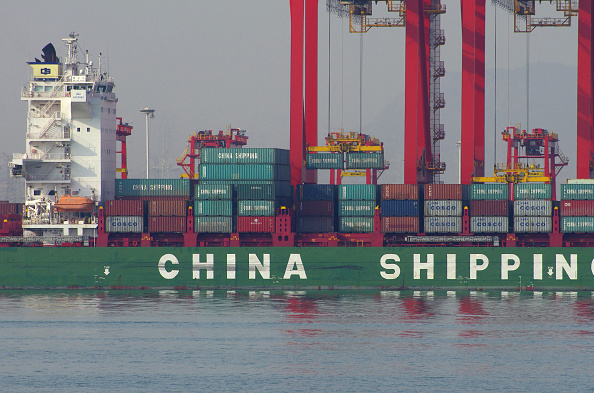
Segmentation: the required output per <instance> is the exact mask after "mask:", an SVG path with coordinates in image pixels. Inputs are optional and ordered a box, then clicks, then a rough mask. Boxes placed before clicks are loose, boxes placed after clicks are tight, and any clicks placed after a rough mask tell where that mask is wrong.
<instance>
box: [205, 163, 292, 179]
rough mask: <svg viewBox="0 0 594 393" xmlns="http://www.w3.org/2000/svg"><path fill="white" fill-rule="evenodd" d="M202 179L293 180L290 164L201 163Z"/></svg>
mask: <svg viewBox="0 0 594 393" xmlns="http://www.w3.org/2000/svg"><path fill="white" fill-rule="evenodd" d="M199 173H200V179H201V180H280V181H291V167H290V166H288V165H270V164H261V165H254V164H251V165H247V164H200V168H199Z"/></svg>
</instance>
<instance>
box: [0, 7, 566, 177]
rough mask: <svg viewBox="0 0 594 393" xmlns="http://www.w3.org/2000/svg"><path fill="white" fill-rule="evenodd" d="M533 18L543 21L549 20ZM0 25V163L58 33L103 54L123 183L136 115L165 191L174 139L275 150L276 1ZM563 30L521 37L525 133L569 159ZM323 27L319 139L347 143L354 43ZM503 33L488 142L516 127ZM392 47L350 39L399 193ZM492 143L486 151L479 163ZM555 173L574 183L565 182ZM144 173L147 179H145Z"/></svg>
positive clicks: (455, 91) (283, 38) (517, 77)
mask: <svg viewBox="0 0 594 393" xmlns="http://www.w3.org/2000/svg"><path fill="white" fill-rule="evenodd" d="M443 3H444V4H446V6H447V13H446V14H445V15H444V16H442V28H443V29H444V30H445V34H446V45H445V46H444V47H442V50H441V55H442V60H444V61H445V66H446V69H447V75H446V77H445V78H443V84H442V89H441V91H442V92H443V93H445V95H446V102H447V104H446V105H447V106H446V109H445V110H443V111H442V122H445V126H446V134H447V137H446V140H445V141H444V142H443V145H442V146H443V147H442V159H444V160H445V161H446V163H447V165H448V175H447V176H446V177H445V180H446V181H447V180H449V181H457V165H458V162H457V161H458V157H457V150H456V149H455V147H454V145H455V142H456V141H457V140H458V139H459V135H460V126H459V124H460V95H459V89H460V81H459V78H460V60H461V27H460V3H459V1H443ZM538 7H541V8H540V9H541V10H546V9H547V7H549V6H545V5H544V4H543V5H541V6H538ZM384 8H385V4H384V5H381V3H378V5H377V6H375V10H376V12H377V14H382V12H381V11H380V10H381V9H384ZM325 9H326V5H325V0H320V2H319V21H320V27H319V29H320V33H319V41H320V63H319V70H320V76H319V85H320V89H319V94H320V97H319V135H320V143H323V137H324V135H325V133H326V130H327V128H328V124H327V118H328V22H329V15H328V13H326V10H325ZM549 9H550V8H549ZM494 15H495V8H494V7H493V6H492V5H491V4H490V2H489V1H487V104H486V105H487V110H486V113H487V120H486V122H487V130H488V133H489V135H493V127H494V126H493V119H494V117H493V112H494V109H493V96H494V86H493V68H494V37H495V30H494ZM0 22H1V23H0V31H1V34H0V47H1V48H2V56H0V65H1V70H2V76H1V78H0V89H1V91H2V94H0V104H1V105H0V111H1V113H0V115H1V118H2V136H3V144H2V147H0V151H1V152H2V153H3V154H4V155H8V156H11V155H12V153H13V152H23V151H24V145H25V143H24V140H25V120H26V105H25V103H24V102H21V101H20V90H21V88H22V86H23V85H24V84H25V83H26V79H27V73H28V69H27V68H28V67H27V65H26V64H25V62H26V61H32V60H33V59H34V58H35V57H38V58H39V57H40V54H41V48H43V46H45V45H46V44H47V43H48V42H52V43H53V44H54V46H55V47H56V49H57V52H58V56H60V57H61V56H63V55H64V54H65V46H64V45H63V43H62V42H61V39H62V38H64V37H66V36H67V35H68V33H70V32H72V31H75V32H76V33H78V34H79V43H80V45H81V47H82V49H83V50H84V49H88V50H89V53H90V55H91V59H92V60H93V62H94V63H95V64H97V63H98V54H99V52H102V53H103V67H104V68H107V69H108V70H109V73H110V75H111V76H112V77H114V78H115V82H116V94H117V97H118V98H119V102H118V115H119V116H122V117H124V120H125V121H128V122H130V123H131V124H132V125H133V126H134V131H133V136H132V137H131V140H130V142H131V143H130V145H129V148H130V150H131V151H130V160H131V161H132V162H130V170H131V173H130V177H143V176H144V174H145V169H144V158H143V157H144V154H145V153H144V127H145V120H144V115H142V114H141V113H140V112H139V109H140V108H144V107H147V106H148V107H151V108H153V109H155V110H156V113H155V115H156V117H155V119H154V120H153V121H152V123H151V156H152V158H153V160H151V161H152V164H151V166H153V167H157V166H159V162H160V161H161V158H162V157H163V155H165V161H166V162H167V163H168V164H170V165H169V166H170V167H171V168H172V170H171V171H170V172H169V176H170V177H177V176H179V174H180V173H181V171H180V170H179V169H177V167H176V166H175V164H174V163H175V159H176V158H177V157H178V156H179V155H180V154H181V153H182V152H183V151H184V149H185V147H186V142H187V138H188V135H189V134H191V133H193V132H194V131H197V130H203V129H213V130H219V129H224V128H225V125H226V124H231V125H232V126H234V127H240V128H245V129H247V130H248V135H249V137H250V139H249V143H248V146H252V147H273V146H274V147H284V148H288V146H289V65H290V15H289V0H253V1H250V2H246V1H238V0H212V1H204V0H198V1H195V0H194V1H170V2H146V1H136V0H126V1H113V0H104V1H95V2H85V1H66V0H57V1H53V2H51V3H45V2H44V3H40V2H39V1H32V0H20V1H18V2H17V1H11V2H7V4H4V6H3V11H2V16H0ZM574 22H575V23H574V26H572V27H570V28H554V29H540V30H537V31H535V32H533V33H532V34H531V35H530V44H529V45H530V46H529V48H530V49H529V50H530V63H531V67H530V72H531V73H530V81H531V87H530V88H531V92H532V95H531V104H530V105H531V107H530V117H531V120H530V121H531V124H530V125H531V126H534V127H536V126H538V127H543V128H549V129H555V130H556V131H558V132H559V133H560V135H566V136H565V138H564V139H563V141H562V147H563V148H564V150H565V152H566V154H567V155H568V156H570V157H571V156H573V155H574V151H575V122H576V120H575V119H576V114H575V101H576V96H575V89H576V88H575V84H576V79H575V78H576V70H575V68H576V57H577V28H576V25H577V18H575V19H574ZM330 26H331V31H330V40H331V45H330V49H331V53H332V55H331V57H330V59H331V73H330V74H331V86H332V87H331V103H332V104H331V122H330V123H331V124H330V126H331V129H332V130H336V129H338V128H340V127H344V128H345V130H346V131H351V130H352V131H357V130H358V128H359V46H360V35H358V34H349V33H348V20H342V19H339V18H337V17H336V16H335V15H331V17H330ZM512 28H513V16H510V15H509V14H508V13H506V12H505V11H504V10H502V9H499V10H498V11H497V66H498V82H497V92H498V97H497V100H498V112H497V118H498V121H497V127H498V132H499V131H501V129H503V127H505V125H506V123H507V119H508V117H509V120H510V123H511V124H514V123H517V122H521V123H523V124H524V125H525V119H526V109H525V108H526V98H525V97H526V84H525V73H526V71H525V68H524V67H525V65H526V54H525V52H526V48H527V46H526V35H525V34H514V33H513V32H510V30H511V29H512ZM404 41H405V31H404V29H402V28H393V29H376V30H372V31H371V32H369V33H367V34H365V35H364V36H363V48H364V50H363V81H364V82H363V128H364V129H363V132H365V133H368V134H371V135H376V136H378V137H379V138H380V139H382V140H383V141H384V142H385V149H386V156H387V158H388V159H389V160H390V161H391V162H392V169H391V170H390V171H389V173H387V174H386V175H385V176H386V177H385V179H386V180H384V182H402V166H401V165H402V163H401V162H402V158H403V157H402V154H403V151H402V144H403V128H404V53H405V48H404ZM508 53H509V56H508ZM549 63H557V64H554V65H551V64H549ZM508 64H509V68H510V70H511V72H510V73H508ZM508 75H509V77H508ZM508 85H509V90H508ZM508 97H509V100H508ZM508 108H509V109H508ZM537 123H538V124H537ZM557 129H558V130H557ZM498 139H499V138H498ZM492 140H493V137H492V136H488V137H487V141H488V143H487V146H488V149H490V150H491V151H492V145H493V143H492V142H491V141H492ZM498 143H499V145H498V150H499V149H501V151H503V143H502V142H499V141H498ZM501 158H502V159H503V156H501ZM492 161H493V160H492V153H488V155H487V162H488V165H489V167H490V165H492ZM498 161H501V160H498ZM487 172H488V171H487ZM565 172H566V173H565V175H566V176H569V177H573V176H575V169H569V170H568V169H566V170H565ZM152 173H154V175H155V176H158V175H160V171H159V170H154V171H153V172H152Z"/></svg>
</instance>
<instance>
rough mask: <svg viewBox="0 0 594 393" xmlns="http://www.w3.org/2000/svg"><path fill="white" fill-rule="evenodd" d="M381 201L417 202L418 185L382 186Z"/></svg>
mask: <svg viewBox="0 0 594 393" xmlns="http://www.w3.org/2000/svg"><path fill="white" fill-rule="evenodd" d="M381 192H382V200H383V201H392V200H398V201H410V200H412V201H418V200H419V186H418V184H382V190H381Z"/></svg>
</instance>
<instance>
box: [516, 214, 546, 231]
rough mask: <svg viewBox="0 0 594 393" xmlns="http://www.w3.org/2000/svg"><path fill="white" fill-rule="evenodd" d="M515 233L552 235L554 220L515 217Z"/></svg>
mask: <svg viewBox="0 0 594 393" xmlns="http://www.w3.org/2000/svg"><path fill="white" fill-rule="evenodd" d="M514 231H515V232H516V233H550V232H551V231H552V219H551V217H514Z"/></svg>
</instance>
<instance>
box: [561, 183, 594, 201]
mask: <svg viewBox="0 0 594 393" xmlns="http://www.w3.org/2000/svg"><path fill="white" fill-rule="evenodd" d="M561 200H562V201H564V200H565V201H567V200H573V201H577V200H582V201H583V200H585V201H591V200H594V184H561Z"/></svg>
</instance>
